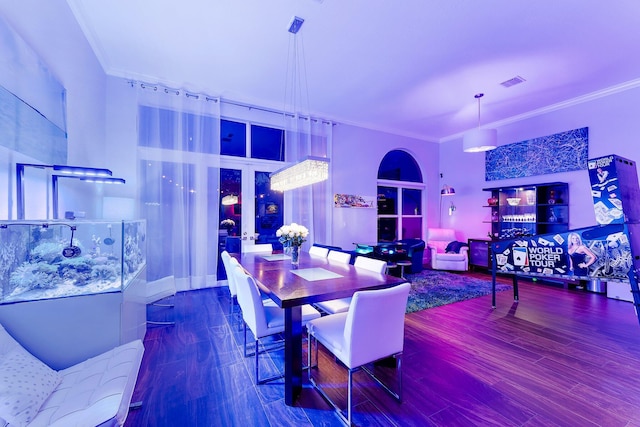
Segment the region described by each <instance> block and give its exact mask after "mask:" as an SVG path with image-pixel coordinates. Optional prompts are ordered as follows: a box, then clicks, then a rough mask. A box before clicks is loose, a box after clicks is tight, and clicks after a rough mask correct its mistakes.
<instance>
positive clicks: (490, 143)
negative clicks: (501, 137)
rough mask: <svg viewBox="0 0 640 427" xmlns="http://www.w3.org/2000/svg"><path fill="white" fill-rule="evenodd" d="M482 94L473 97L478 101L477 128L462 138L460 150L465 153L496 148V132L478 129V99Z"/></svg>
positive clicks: (494, 130)
mask: <svg viewBox="0 0 640 427" xmlns="http://www.w3.org/2000/svg"><path fill="white" fill-rule="evenodd" d="M483 96H484V93H478V94H476V95H475V96H474V98H475V99H477V100H478V128H477V129H473V130H470V131H468V132H466V133H465V134H464V135H463V137H462V148H463V150H464V151H465V152H466V153H477V152H480V151H489V150H493V149H494V148H496V147H497V146H498V131H497V130H496V129H480V98H482V97H483Z"/></svg>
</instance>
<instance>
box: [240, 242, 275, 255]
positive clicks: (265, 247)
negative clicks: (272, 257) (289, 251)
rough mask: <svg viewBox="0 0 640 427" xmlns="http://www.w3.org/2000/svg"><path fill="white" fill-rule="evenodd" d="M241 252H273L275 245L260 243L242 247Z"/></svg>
mask: <svg viewBox="0 0 640 427" xmlns="http://www.w3.org/2000/svg"><path fill="white" fill-rule="evenodd" d="M240 250H241V251H242V253H252V252H268V253H272V252H273V245H272V244H271V243H259V244H253V245H241V248H240Z"/></svg>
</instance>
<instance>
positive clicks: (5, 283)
mask: <svg viewBox="0 0 640 427" xmlns="http://www.w3.org/2000/svg"><path fill="white" fill-rule="evenodd" d="M10 225H12V224H10ZM123 225H124V230H123V231H125V233H124V236H123V237H124V242H123V245H122V246H120V244H116V243H117V242H118V240H120V237H121V236H120V234H119V233H118V234H117V235H116V234H115V233H114V235H113V237H112V231H111V224H108V225H107V226H106V227H107V230H108V232H109V233H108V237H105V238H103V237H101V236H103V234H102V233H101V232H99V231H100V227H105V225H104V224H103V223H102V224H101V223H98V224H87V225H86V226H80V225H77V226H73V227H71V226H70V225H68V224H49V225H45V226H39V225H38V226H36V225H34V224H15V227H2V229H0V280H1V281H0V284H1V286H0V292H1V293H0V301H7V302H8V301H24V300H37V299H46V298H59V297H66V296H71V295H86V294H92V293H101V292H112V291H116V290H120V289H121V287H122V286H124V285H125V283H127V282H128V280H129V279H131V278H133V277H135V275H137V274H138V272H140V271H141V269H142V267H143V266H144V264H145V247H144V240H145V225H144V223H141V224H138V223H124V224H123ZM83 227H86V228H85V230H87V231H89V233H86V232H83V231H84V230H82V228H83ZM91 227H93V228H91ZM68 228H71V236H69V233H68V232H67V230H68ZM96 230H97V231H98V232H95V231H96ZM74 231H77V233H76V235H75V236H76V237H74ZM83 242H84V244H85V246H86V247H87V249H86V250H85V248H84V247H83ZM120 248H122V249H124V253H123V254H122V256H120ZM122 273H124V277H122ZM123 279H124V282H123Z"/></svg>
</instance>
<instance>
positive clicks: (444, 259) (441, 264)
mask: <svg viewBox="0 0 640 427" xmlns="http://www.w3.org/2000/svg"><path fill="white" fill-rule="evenodd" d="M427 233H428V236H427V246H428V247H429V251H430V254H431V268H432V269H434V270H455V271H467V269H468V265H469V248H468V247H467V246H462V247H461V248H460V251H459V253H447V252H446V248H447V246H448V245H449V243H451V242H454V241H456V233H455V231H454V230H453V229H450V228H430V229H429V230H428V232H427Z"/></svg>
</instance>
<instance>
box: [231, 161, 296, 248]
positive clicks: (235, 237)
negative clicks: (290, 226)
mask: <svg viewBox="0 0 640 427" xmlns="http://www.w3.org/2000/svg"><path fill="white" fill-rule="evenodd" d="M281 167H282V163H280V162H269V161H258V160H255V159H252V161H251V163H250V164H249V163H247V160H246V159H238V160H236V159H228V160H223V161H221V165H220V200H219V202H220V230H219V236H220V240H221V241H220V245H221V247H222V246H225V247H226V241H227V240H230V241H233V243H234V244H236V243H237V242H239V243H240V244H241V245H254V244H260V243H271V244H273V245H274V247H276V248H278V247H279V242H278V239H277V237H276V231H277V230H278V228H280V226H282V224H283V212H284V205H283V202H284V197H283V193H281V192H276V191H271V188H270V184H269V182H270V180H269V174H270V173H271V172H274V171H276V170H278V169H279V168H281ZM228 237H231V239H227V238H228ZM223 241H224V242H223ZM228 249H231V250H235V249H236V248H231V247H229V248H228ZM238 249H239V248H238Z"/></svg>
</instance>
